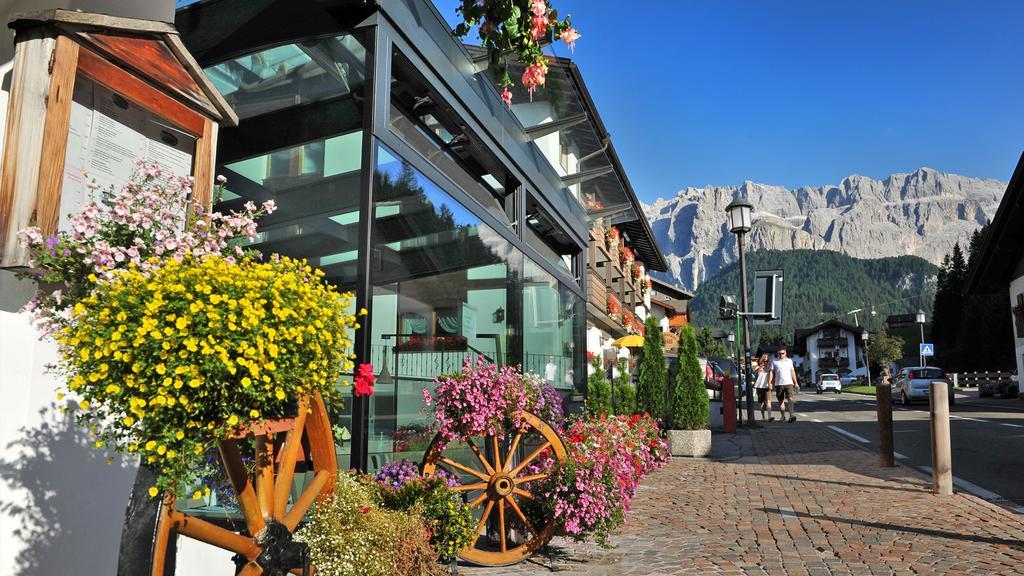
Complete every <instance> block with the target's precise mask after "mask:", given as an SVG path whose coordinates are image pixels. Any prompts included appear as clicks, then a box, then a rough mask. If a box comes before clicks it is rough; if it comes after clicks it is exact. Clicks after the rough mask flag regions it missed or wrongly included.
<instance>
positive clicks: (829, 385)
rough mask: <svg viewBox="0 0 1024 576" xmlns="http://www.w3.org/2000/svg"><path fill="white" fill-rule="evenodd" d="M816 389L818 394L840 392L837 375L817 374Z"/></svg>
mask: <svg viewBox="0 0 1024 576" xmlns="http://www.w3.org/2000/svg"><path fill="white" fill-rule="evenodd" d="M817 389H818V394H821V393H822V392H824V391H826V390H832V391H833V392H835V393H836V394H839V393H840V392H842V390H843V385H842V383H841V382H840V381H839V374H819V375H818V385H817Z"/></svg>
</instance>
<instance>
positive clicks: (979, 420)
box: [949, 414, 988, 424]
mask: <svg viewBox="0 0 1024 576" xmlns="http://www.w3.org/2000/svg"><path fill="white" fill-rule="evenodd" d="M949 417H950V418H955V419H957V420H970V421H971V422H983V423H986V424H987V423H988V420H982V419H981V418H968V417H966V416H957V415H955V414H951V415H950V416H949Z"/></svg>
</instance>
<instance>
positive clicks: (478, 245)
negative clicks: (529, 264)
mask: <svg viewBox="0 0 1024 576" xmlns="http://www.w3.org/2000/svg"><path fill="white" fill-rule="evenodd" d="M377 154H378V158H377V169H376V174H375V177H376V188H375V191H374V208H373V210H374V222H373V266H374V269H373V283H374V288H373V305H372V308H371V312H370V313H371V314H372V318H371V326H372V336H371V339H372V343H371V346H372V353H371V359H372V362H373V366H374V370H375V371H376V372H377V386H376V388H375V393H374V396H373V398H372V400H371V406H370V431H369V439H370V440H369V442H370V444H369V446H368V449H367V452H368V454H369V455H370V467H371V468H376V467H379V466H380V465H382V464H384V463H385V462H387V461H389V460H391V459H392V458H403V457H407V458H411V459H413V460H418V459H419V458H420V457H421V456H422V453H423V450H424V449H425V448H426V446H427V444H428V443H429V441H430V439H431V434H430V432H429V431H428V430H427V426H428V424H429V421H428V420H427V418H426V416H425V415H424V414H423V412H422V409H423V391H424V390H431V391H432V390H433V381H434V378H435V377H437V375H439V374H443V373H446V372H454V371H457V370H459V368H460V367H461V366H462V363H463V362H464V361H465V359H467V358H477V357H480V356H482V357H484V358H485V359H487V360H489V361H493V362H497V363H499V364H505V363H506V362H507V361H508V357H509V355H508V346H509V333H510V330H509V328H510V325H511V324H512V321H513V318H512V314H511V313H510V298H512V297H513V296H512V295H513V294H514V292H512V291H511V287H513V286H514V283H515V279H516V278H517V277H518V274H519V272H518V270H519V269H520V267H521V264H520V262H521V261H522V255H521V253H520V252H519V251H518V250H516V249H514V248H513V247H512V246H511V245H510V244H509V243H508V242H507V241H506V240H505V239H504V238H502V237H501V236H499V235H498V234H497V233H495V231H494V230H493V229H491V228H490V227H488V226H486V225H485V224H483V223H482V222H481V220H480V219H479V218H478V217H477V216H475V215H474V214H473V213H472V212H470V211H469V210H468V209H466V207H464V206H463V205H462V204H460V203H459V202H457V201H455V200H454V199H453V198H452V197H451V196H449V195H448V194H447V193H445V192H444V191H443V190H442V189H441V188H440V187H439V186H437V185H436V184H435V183H434V182H432V181H431V180H429V179H427V178H426V177H425V176H424V175H423V174H421V173H420V172H419V171H417V170H416V169H415V168H413V167H412V165H411V164H409V163H408V162H406V161H404V160H402V159H401V158H399V157H398V155H397V154H395V153H394V152H392V151H390V150H389V149H387V148H385V147H383V146H380V147H379V148H378V153H377ZM511 304H512V306H513V307H514V305H515V302H511Z"/></svg>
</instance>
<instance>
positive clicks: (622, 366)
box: [614, 358, 637, 414]
mask: <svg viewBox="0 0 1024 576" xmlns="http://www.w3.org/2000/svg"><path fill="white" fill-rule="evenodd" d="M616 366H617V367H618V369H619V375H618V376H616V377H615V383H614V384H615V413H616V414H636V411H637V410H636V388H634V387H633V384H632V383H631V382H630V381H629V372H627V371H626V369H627V368H628V367H629V361H627V360H626V359H625V358H619V361H618V362H617V363H616Z"/></svg>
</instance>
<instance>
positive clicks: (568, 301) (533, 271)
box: [523, 259, 583, 389]
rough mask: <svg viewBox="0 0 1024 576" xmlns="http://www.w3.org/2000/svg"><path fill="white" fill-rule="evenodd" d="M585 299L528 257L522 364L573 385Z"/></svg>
mask: <svg viewBox="0 0 1024 576" xmlns="http://www.w3.org/2000/svg"><path fill="white" fill-rule="evenodd" d="M582 302H583V300H582V299H581V298H580V297H579V296H577V295H576V294H575V293H574V292H572V291H571V290H569V288H568V287H566V286H565V285H564V284H561V283H560V282H558V280H556V279H555V277H554V276H552V275H551V274H548V273H547V272H545V271H544V270H543V269H542V268H541V267H540V266H538V265H537V264H535V263H533V262H532V261H531V260H529V259H526V263H525V266H524V282H523V367H524V369H526V370H529V371H531V372H536V373H537V374H541V375H543V376H544V379H545V380H547V382H548V384H551V385H552V386H554V387H556V388H560V389H571V388H572V387H573V383H574V382H575V380H576V371H577V370H578V369H579V367H578V366H577V365H576V364H577V362H576V360H577V356H578V354H577V353H576V344H575V342H576V334H577V333H578V331H577V328H578V324H579V322H582V321H583V318H582Z"/></svg>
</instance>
